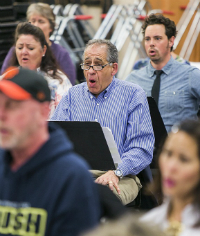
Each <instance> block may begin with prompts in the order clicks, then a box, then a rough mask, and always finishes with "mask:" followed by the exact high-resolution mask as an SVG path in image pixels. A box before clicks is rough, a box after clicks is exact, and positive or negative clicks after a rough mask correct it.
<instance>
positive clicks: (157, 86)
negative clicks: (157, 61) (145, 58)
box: [151, 70, 163, 105]
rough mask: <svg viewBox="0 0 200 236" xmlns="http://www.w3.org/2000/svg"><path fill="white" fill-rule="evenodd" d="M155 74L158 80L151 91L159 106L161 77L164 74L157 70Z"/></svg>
mask: <svg viewBox="0 0 200 236" xmlns="http://www.w3.org/2000/svg"><path fill="white" fill-rule="evenodd" d="M154 73H155V74H156V79H155V80H154V83H153V87H152V89H151V96H152V97H153V98H154V100H155V101H156V104H157V105H158V99H159V92H160V75H161V74H162V73H163V71H162V70H155V72H154Z"/></svg>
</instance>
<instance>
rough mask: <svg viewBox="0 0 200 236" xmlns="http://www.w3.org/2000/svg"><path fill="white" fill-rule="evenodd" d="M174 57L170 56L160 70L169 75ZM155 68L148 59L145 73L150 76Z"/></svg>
mask: <svg viewBox="0 0 200 236" xmlns="http://www.w3.org/2000/svg"><path fill="white" fill-rule="evenodd" d="M174 61H175V60H174V58H173V57H172V56H171V58H170V60H169V61H168V62H167V64H166V65H165V66H164V67H163V68H162V71H163V72H164V73H165V74H166V75H169V74H170V73H171V70H172V66H173V63H174ZM155 70H156V69H155V68H154V67H153V66H152V65H151V61H150V60H149V62H148V65H147V73H148V75H149V76H150V77H153V76H154V73H155Z"/></svg>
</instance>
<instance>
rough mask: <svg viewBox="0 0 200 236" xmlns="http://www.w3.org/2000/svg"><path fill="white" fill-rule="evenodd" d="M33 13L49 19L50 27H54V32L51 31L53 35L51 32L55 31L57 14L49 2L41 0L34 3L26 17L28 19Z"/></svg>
mask: <svg viewBox="0 0 200 236" xmlns="http://www.w3.org/2000/svg"><path fill="white" fill-rule="evenodd" d="M33 14H38V15H41V16H42V17H44V18H46V19H47V20H48V21H49V23H50V27H51V29H52V32H50V36H51V34H52V33H53V31H54V28H55V25H56V23H55V15H54V13H53V10H52V9H51V7H50V6H49V4H46V3H41V2H38V3H32V4H31V5H30V6H29V7H28V9H27V12H26V18H27V20H28V21H29V19H30V17H31V15H33Z"/></svg>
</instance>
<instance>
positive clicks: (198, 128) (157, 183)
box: [149, 120, 200, 227]
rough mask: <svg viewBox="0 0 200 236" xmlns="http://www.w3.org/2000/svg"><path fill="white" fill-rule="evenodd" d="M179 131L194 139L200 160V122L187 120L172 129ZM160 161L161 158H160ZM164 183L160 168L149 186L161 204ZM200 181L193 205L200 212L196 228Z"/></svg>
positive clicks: (199, 206)
mask: <svg viewBox="0 0 200 236" xmlns="http://www.w3.org/2000/svg"><path fill="white" fill-rule="evenodd" d="M178 131H183V132H185V133H186V134H188V135H189V136H190V137H191V138H193V139H194V141H195V142H196V144H197V148H198V150H197V152H198V153H197V154H198V158H199V160H200V120H185V121H182V122H181V123H180V124H179V125H174V126H173V127H172V131H171V133H176V132H178ZM164 143H165V142H163V145H162V147H161V148H160V150H159V152H158V155H159V156H160V154H161V152H162V148H163V146H164ZM158 159H159V157H158ZM161 185H162V183H161V172H160V169H159V168H158V173H157V175H156V178H155V180H154V182H153V184H151V185H150V186H149V189H150V190H151V191H152V192H153V193H154V194H156V195H158V196H159V197H160V199H159V200H161V201H160V203H161V202H162V200H163V193H162V187H161ZM199 199H200V179H199V183H198V184H197V186H196V188H195V189H194V200H193V205H194V206H195V207H196V209H197V212H199V219H198V220H197V222H196V224H195V225H194V227H196V226H200V201H199Z"/></svg>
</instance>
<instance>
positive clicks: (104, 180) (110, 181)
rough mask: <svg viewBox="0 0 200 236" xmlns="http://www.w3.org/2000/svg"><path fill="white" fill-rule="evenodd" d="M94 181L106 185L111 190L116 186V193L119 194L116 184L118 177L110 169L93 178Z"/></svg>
mask: <svg viewBox="0 0 200 236" xmlns="http://www.w3.org/2000/svg"><path fill="white" fill-rule="evenodd" d="M95 182H96V183H98V184H102V185H108V186H109V188H110V189H111V190H112V191H113V187H114V188H116V190H117V192H118V194H120V189H119V186H118V183H119V178H118V177H117V176H116V175H115V173H114V172H113V171H112V170H109V171H108V172H106V173H105V174H103V175H101V176H100V177H98V178H97V179H96V180H95Z"/></svg>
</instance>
